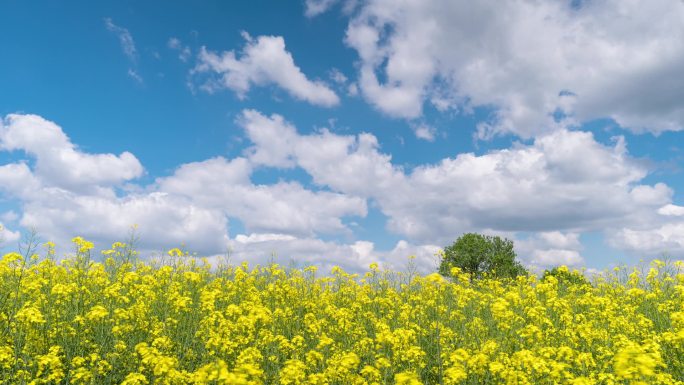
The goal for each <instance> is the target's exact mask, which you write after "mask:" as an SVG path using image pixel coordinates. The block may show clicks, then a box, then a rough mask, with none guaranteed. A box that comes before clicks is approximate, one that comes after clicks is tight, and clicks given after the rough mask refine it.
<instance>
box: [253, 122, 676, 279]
mask: <svg viewBox="0 0 684 385" xmlns="http://www.w3.org/2000/svg"><path fill="white" fill-rule="evenodd" d="M239 122H240V123H241V124H242V126H243V128H244V129H245V132H246V134H247V136H248V138H249V139H250V141H251V142H252V143H254V147H253V148H251V149H250V150H249V151H248V154H247V156H248V158H249V159H250V160H252V161H253V162H254V163H255V164H263V165H269V166H271V167H283V168H286V167H288V168H289V167H300V168H302V169H303V170H305V171H306V172H307V173H308V174H309V175H311V177H312V179H313V181H314V183H316V184H318V185H320V186H324V187H327V188H330V189H332V190H333V191H337V192H340V193H344V194H349V195H354V196H359V197H364V198H367V199H369V200H372V201H374V202H375V203H376V204H377V207H378V208H379V209H380V210H381V211H382V212H383V214H385V215H386V216H387V217H388V222H387V228H388V229H389V230H390V231H392V232H394V233H396V234H400V235H401V236H403V237H406V238H407V239H408V240H410V241H412V242H416V243H418V244H441V245H444V244H447V243H448V242H451V241H453V239H454V238H455V237H456V236H458V235H459V234H461V233H463V232H466V231H478V232H489V233H496V232H504V233H506V232H507V233H510V234H515V233H519V232H551V233H549V234H546V235H542V236H541V238H539V239H538V240H537V241H536V245H537V246H535V247H532V248H528V249H527V251H526V252H527V256H526V258H527V260H528V261H529V262H530V263H534V264H538V265H548V264H551V263H553V262H554V261H555V262H559V263H565V264H581V263H582V262H583V258H582V256H581V254H580V252H579V249H578V247H577V244H574V243H573V244H569V243H567V242H566V244H562V242H560V241H558V240H554V239H552V238H553V237H554V236H555V237H556V238H558V237H559V236H558V235H553V234H556V233H553V232H554V231H555V232H561V233H558V234H574V235H571V236H570V235H564V236H565V237H570V238H572V237H576V234H578V233H581V232H584V231H599V230H604V229H608V228H613V229H616V228H620V227H622V226H624V225H625V224H636V223H645V221H646V219H648V221H647V222H648V226H650V227H651V228H656V227H657V226H660V225H661V224H662V223H663V222H662V220H660V219H658V217H660V215H658V214H657V210H658V209H659V208H661V207H662V206H663V205H665V204H669V203H670V202H671V196H672V191H671V189H670V188H669V187H667V186H666V185H665V184H662V183H658V184H655V185H647V184H642V183H640V182H641V181H642V179H644V178H645V177H646V175H647V174H648V170H647V169H646V168H645V167H644V166H643V165H642V163H640V162H638V161H637V160H635V159H633V158H631V157H630V156H629V154H628V151H627V146H626V143H625V140H624V138H622V137H616V138H614V143H613V144H612V145H604V144H601V143H599V142H597V141H596V139H595V138H594V136H593V134H591V133H589V132H582V131H568V130H563V129H561V130H557V131H554V132H550V133H547V134H544V135H540V136H539V137H537V138H536V139H535V140H534V141H533V143H532V144H529V145H524V144H516V145H514V146H513V147H512V148H509V149H502V150H493V151H490V152H489V153H486V154H482V155H475V154H473V153H464V154H459V155H457V156H456V157H453V158H445V159H443V160H442V161H440V162H438V163H436V164H432V165H422V166H419V167H416V168H414V169H413V170H410V171H407V170H404V169H402V168H401V167H398V166H395V165H393V164H392V160H391V156H390V155H388V154H385V153H383V152H381V150H380V147H379V144H378V141H377V139H376V138H375V136H373V135H371V134H367V133H361V134H358V135H337V134H333V133H331V132H329V131H327V130H321V131H319V132H317V133H313V134H309V135H301V134H299V133H298V132H297V130H296V128H295V127H294V126H293V125H292V124H291V123H289V122H287V121H286V120H285V119H284V118H283V117H282V116H279V115H271V116H266V115H263V114H261V113H259V112H258V111H254V110H246V111H243V113H242V115H241V117H240V118H239ZM274 138H278V141H277V142H276V139H274ZM276 146H277V151H274V152H271V151H269V150H270V149H271V148H275V147H276ZM266 154H268V155H269V156H266ZM572 239H574V240H575V241H576V240H577V239H576V238H572Z"/></svg>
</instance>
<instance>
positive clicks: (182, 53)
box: [166, 37, 192, 62]
mask: <svg viewBox="0 0 684 385" xmlns="http://www.w3.org/2000/svg"><path fill="white" fill-rule="evenodd" d="M166 45H167V46H168V47H169V48H170V49H172V50H176V51H178V59H180V60H181V61H182V62H187V61H188V60H189V59H190V56H192V50H191V49H190V47H189V46H187V45H183V43H182V42H181V41H180V39H178V38H176V37H172V38H170V39H169V41H168V42H167V43H166Z"/></svg>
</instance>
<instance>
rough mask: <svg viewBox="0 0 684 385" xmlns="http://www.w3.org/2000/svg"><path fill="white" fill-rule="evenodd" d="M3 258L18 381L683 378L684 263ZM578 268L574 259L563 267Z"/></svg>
mask: <svg viewBox="0 0 684 385" xmlns="http://www.w3.org/2000/svg"><path fill="white" fill-rule="evenodd" d="M74 242H75V243H76V250H77V252H76V253H75V255H73V256H72V257H70V258H68V259H67V260H64V261H60V262H56V261H55V255H54V254H55V253H54V248H53V247H54V246H53V245H51V244H49V243H48V244H46V250H45V252H43V253H42V254H43V255H42V256H41V257H38V256H37V255H34V256H32V257H28V258H24V257H22V255H20V254H18V253H10V254H6V255H4V256H3V257H2V260H1V261H0V333H1V335H0V380H1V381H2V383H7V384H98V385H99V384H126V385H133V384H282V385H295V384H404V385H409V384H410V385H417V384H575V385H584V384H684V266H682V264H681V263H678V264H665V263H662V262H659V261H655V262H654V263H652V265H651V267H650V268H645V269H643V271H642V270H638V271H637V270H634V271H632V270H627V269H615V270H614V271H612V272H610V273H606V274H604V275H603V276H602V278H597V279H595V282H593V285H587V284H582V283H570V280H564V279H561V280H560V281H559V280H558V279H556V278H548V279H544V280H540V279H539V278H537V277H535V276H530V277H526V278H523V277H521V278H519V279H517V280H515V281H501V280H496V279H486V278H485V279H482V280H477V281H473V282H470V280H469V279H468V277H467V276H465V275H464V274H461V273H460V272H459V271H458V270H457V269H454V270H453V271H452V272H453V275H454V276H453V277H452V278H450V279H444V278H442V277H441V276H439V275H437V274H432V275H428V276H418V275H414V274H409V273H398V272H389V271H384V270H380V269H378V267H377V265H375V264H373V265H371V266H370V267H369V271H368V272H366V273H365V274H363V275H361V276H357V275H350V274H347V273H345V272H344V271H342V270H341V269H338V268H334V269H333V271H332V272H330V274H327V272H325V273H326V274H321V272H318V273H317V272H316V269H315V268H314V267H308V268H304V269H284V268H282V267H279V266H277V265H271V266H266V267H258V266H257V267H253V268H248V266H247V265H246V264H243V265H238V266H228V265H226V266H214V267H213V268H210V267H209V266H208V265H207V264H204V263H202V262H201V261H200V262H193V260H191V259H189V258H187V257H184V256H183V255H182V254H183V253H182V252H181V251H180V250H178V249H174V250H172V251H170V252H169V255H170V257H169V260H168V261H165V263H164V264H154V263H149V262H148V263H144V262H141V261H139V260H138V259H136V258H135V252H133V251H132V250H131V248H129V247H128V246H127V245H125V244H122V243H116V244H114V245H113V247H112V249H111V250H107V251H104V252H103V254H104V256H103V257H104V258H105V259H106V260H105V262H104V263H94V262H92V259H91V252H92V250H91V249H92V244H91V243H89V242H87V241H85V240H83V239H81V238H75V239H74ZM568 274H570V273H568Z"/></svg>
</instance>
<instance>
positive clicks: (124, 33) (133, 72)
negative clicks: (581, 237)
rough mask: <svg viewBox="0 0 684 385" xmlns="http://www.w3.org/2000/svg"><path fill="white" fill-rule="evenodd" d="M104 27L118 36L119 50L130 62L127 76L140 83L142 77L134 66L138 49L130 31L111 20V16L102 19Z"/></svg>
mask: <svg viewBox="0 0 684 385" xmlns="http://www.w3.org/2000/svg"><path fill="white" fill-rule="evenodd" d="M104 23H105V27H106V28H107V30H108V31H109V32H111V33H113V34H115V35H116V37H118V38H119V44H121V50H122V51H123V53H124V55H126V57H127V58H128V60H129V61H130V62H131V65H132V66H133V67H132V68H129V69H128V72H127V74H128V77H130V78H131V79H133V80H135V81H136V82H138V83H140V84H142V83H143V78H142V76H140V73H139V71H138V70H137V69H136V68H135V67H136V65H137V61H138V51H137V49H136V48H135V42H134V41H133V36H132V35H131V33H130V32H129V31H128V30H127V29H126V28H123V27H120V26H118V25H116V24H114V22H113V21H112V19H111V18H109V17H107V18H105V19H104Z"/></svg>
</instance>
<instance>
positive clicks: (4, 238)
mask: <svg viewBox="0 0 684 385" xmlns="http://www.w3.org/2000/svg"><path fill="white" fill-rule="evenodd" d="M20 237H21V234H20V233H19V231H12V230H10V229H8V228H7V227H6V226H5V225H4V224H3V223H1V222H0V247H2V246H6V245H10V244H12V243H14V242H17V241H18V240H19V238H20Z"/></svg>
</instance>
